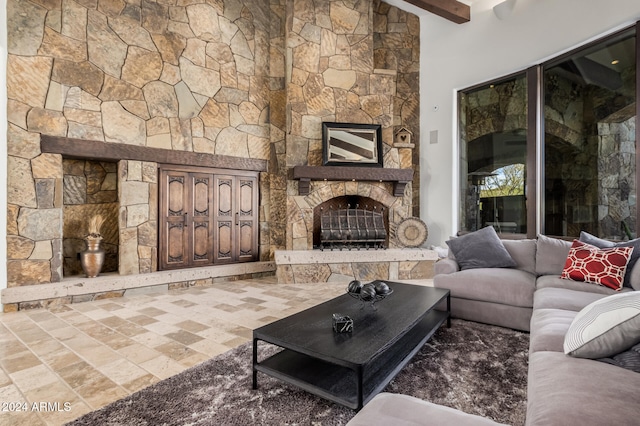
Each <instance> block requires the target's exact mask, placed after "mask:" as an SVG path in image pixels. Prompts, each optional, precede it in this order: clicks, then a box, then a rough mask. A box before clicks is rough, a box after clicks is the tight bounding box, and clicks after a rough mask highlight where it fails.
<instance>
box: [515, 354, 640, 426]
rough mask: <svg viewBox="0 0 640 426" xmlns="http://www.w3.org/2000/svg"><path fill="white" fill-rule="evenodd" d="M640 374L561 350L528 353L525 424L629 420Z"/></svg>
mask: <svg viewBox="0 0 640 426" xmlns="http://www.w3.org/2000/svg"><path fill="white" fill-rule="evenodd" d="M637 389H640V374H635V373H631V372H629V370H625V369H623V368H619V367H616V366H613V365H609V364H606V363H604V362H596V361H592V360H588V359H579V358H572V357H568V356H566V355H565V354H563V353H562V352H547V351H541V352H534V353H532V354H531V355H530V356H529V375H528V383H527V416H526V423H525V424H526V425H541V426H542V425H544V426H560V425H562V426H568V425H594V426H595V425H598V426H601V425H629V424H634V423H636V422H637V420H638V419H640V404H638V392H637Z"/></svg>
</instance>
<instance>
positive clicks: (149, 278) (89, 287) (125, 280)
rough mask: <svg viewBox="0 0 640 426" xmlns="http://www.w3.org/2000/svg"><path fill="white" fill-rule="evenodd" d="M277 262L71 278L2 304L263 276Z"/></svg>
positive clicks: (8, 296) (10, 294) (18, 290)
mask: <svg viewBox="0 0 640 426" xmlns="http://www.w3.org/2000/svg"><path fill="white" fill-rule="evenodd" d="M275 270H276V266H275V263H274V262H247V263H234V264H230V265H219V266H207V267H202V268H192V269H178V270H173V271H159V272H153V273H149V274H137V275H117V274H105V275H100V276H98V277H96V278H84V277H83V278H67V279H64V280H62V281H61V282H58V283H49V284H36V285H27V286H20V287H10V288H5V289H3V290H2V292H1V294H2V304H4V305H6V304H11V303H22V302H29V301H37V300H45V299H59V298H65V297H72V296H82V295H87V294H94V293H105V292H116V291H121V290H130V289H136V288H143V287H149V286H157V285H163V284H171V283H178V282H183V281H192V280H202V279H207V278H218V277H229V276H236V275H245V274H256V273H263V272H274V271H275Z"/></svg>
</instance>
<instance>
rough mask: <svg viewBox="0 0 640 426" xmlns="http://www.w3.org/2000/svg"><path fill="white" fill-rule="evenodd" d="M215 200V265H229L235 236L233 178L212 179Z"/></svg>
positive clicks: (232, 255)
mask: <svg viewBox="0 0 640 426" xmlns="http://www.w3.org/2000/svg"><path fill="white" fill-rule="evenodd" d="M214 182H215V183H214V187H215V193H216V200H215V201H214V206H215V207H216V208H215V212H216V215H215V218H214V221H215V223H216V231H217V235H216V236H215V238H214V240H215V241H214V252H215V255H214V257H215V262H216V263H231V262H233V261H234V253H235V245H236V242H235V241H234V238H235V235H234V232H233V228H234V226H235V224H234V222H233V211H232V210H233V207H234V197H233V195H234V191H235V184H234V178H233V176H229V175H216V176H215V177H214Z"/></svg>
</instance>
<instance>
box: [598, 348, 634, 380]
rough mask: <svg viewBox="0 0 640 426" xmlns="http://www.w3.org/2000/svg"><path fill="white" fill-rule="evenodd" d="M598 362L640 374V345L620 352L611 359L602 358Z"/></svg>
mask: <svg viewBox="0 0 640 426" xmlns="http://www.w3.org/2000/svg"><path fill="white" fill-rule="evenodd" d="M598 361H602V362H606V363H608V364H612V365H615V366H617V367H621V368H626V369H627V370H631V371H635V372H636V373H640V343H638V344H637V345H633V346H632V347H631V348H630V349H629V350H626V351H624V352H620V353H619V354H616V355H614V356H612V357H610V358H600V359H599V360H598Z"/></svg>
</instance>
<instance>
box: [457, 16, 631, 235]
mask: <svg viewBox="0 0 640 426" xmlns="http://www.w3.org/2000/svg"><path fill="white" fill-rule="evenodd" d="M636 27H638V25H636V26H634V27H632V28H629V29H627V30H624V31H621V32H619V33H617V34H614V35H612V36H609V37H607V38H606V39H603V40H600V41H598V42H594V43H591V44H589V45H588V46H584V47H581V48H579V49H576V50H575V51H572V52H569V53H567V54H565V55H563V56H561V57H558V58H556V59H554V60H552V61H549V62H546V63H544V64H540V65H537V66H535V67H532V68H531V69H529V70H527V71H525V72H522V73H521V74H516V75H513V76H509V77H505V78H502V79H499V80H495V81H492V82H490V83H486V84H483V85H479V86H476V87H472V88H469V89H466V90H463V91H461V92H459V93H458V105H459V111H458V112H459V113H458V116H459V143H460V145H459V147H460V149H459V152H460V159H459V172H460V198H459V203H460V211H459V218H460V222H459V230H460V232H463V233H464V232H470V231H474V230H476V229H480V228H482V227H484V226H493V227H494V228H495V229H496V230H497V231H498V232H502V233H503V234H505V233H513V234H525V235H527V236H529V237H535V235H536V234H537V233H542V234H546V235H553V236H558V237H568V238H570V237H578V236H579V235H580V231H587V232H589V233H591V234H593V235H597V236H599V237H602V238H609V239H619V240H622V239H630V238H635V237H636V235H637V226H636V222H637V217H638V211H637V208H636V198H637V186H638V180H639V178H638V174H637V173H636V168H637V164H638V163H639V161H640V160H639V159H638V158H637V156H636V142H637V139H638V134H640V130H639V129H638V127H637V121H638V110H639V109H640V106H638V103H637V100H638V80H640V77H638V73H637V64H638V51H639V49H640V48H639V47H638V44H637V36H636V34H637V28H636ZM538 132H539V133H540V134H538ZM537 200H538V201H537Z"/></svg>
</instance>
